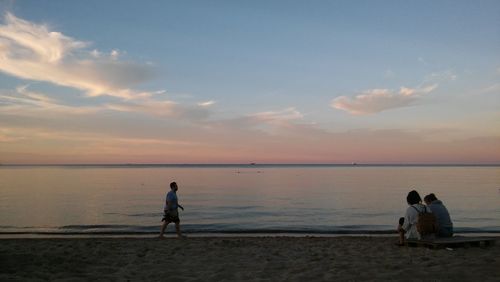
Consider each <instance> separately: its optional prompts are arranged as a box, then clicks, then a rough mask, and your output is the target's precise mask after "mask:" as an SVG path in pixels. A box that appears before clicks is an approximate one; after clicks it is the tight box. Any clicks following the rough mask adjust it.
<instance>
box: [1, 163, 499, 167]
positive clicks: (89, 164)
mask: <svg viewBox="0 0 500 282" xmlns="http://www.w3.org/2000/svg"><path fill="white" fill-rule="evenodd" d="M216 165H226V166H300V165H303V166H500V162H498V163H357V162H352V163H255V162H251V163H22V164H16V163H4V164H2V163H0V166H216Z"/></svg>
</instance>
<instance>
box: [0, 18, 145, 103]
mask: <svg viewBox="0 0 500 282" xmlns="http://www.w3.org/2000/svg"><path fill="white" fill-rule="evenodd" d="M89 45H90V43H88V42H83V41H79V40H75V39H73V38H71V37H69V36H66V35H64V34H62V33H60V32H57V31H52V30H50V28H49V27H48V26H46V25H38V24H35V23H32V22H29V21H26V20H23V19H20V18H17V17H16V16H14V15H13V14H11V13H7V14H6V16H5V18H4V24H0V71H2V72H4V73H6V74H9V75H12V76H15V77H18V78H22V79H29V80H37V81H46V82H50V83H54V84H57V85H61V86H67V87H72V88H77V89H80V90H82V91H85V92H86V93H87V94H88V95H89V96H100V95H110V96H116V97H121V98H125V99H134V98H138V97H139V98H141V97H147V96H150V95H151V94H150V93H147V92H138V91H135V90H133V89H132V87H133V86H135V85H137V84H139V83H141V82H144V81H146V80H148V79H150V78H152V76H153V71H152V69H151V67H150V66H147V65H139V64H135V63H132V62H126V61H120V60H119V56H120V55H121V53H122V52H121V51H118V50H117V49H115V50H112V51H111V53H110V55H109V56H104V55H103V54H102V53H101V52H100V51H98V50H96V49H94V50H92V51H86V50H85V48H86V47H88V46H89Z"/></svg>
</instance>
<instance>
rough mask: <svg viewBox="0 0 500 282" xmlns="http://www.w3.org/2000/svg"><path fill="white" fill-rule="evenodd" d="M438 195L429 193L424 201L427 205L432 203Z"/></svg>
mask: <svg viewBox="0 0 500 282" xmlns="http://www.w3.org/2000/svg"><path fill="white" fill-rule="evenodd" d="M436 200H437V197H436V195H434V193H430V194H429V195H427V196H425V197H424V202H425V204H426V205H430V204H431V203H432V202H434V201H436Z"/></svg>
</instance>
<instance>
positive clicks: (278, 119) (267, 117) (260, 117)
mask: <svg viewBox="0 0 500 282" xmlns="http://www.w3.org/2000/svg"><path fill="white" fill-rule="evenodd" d="M249 118H251V119H252V120H254V121H258V122H265V123H269V124H275V125H283V124H288V123H290V122H291V121H296V120H300V119H303V118H304V115H303V114H302V113H300V112H299V111H297V110H296V109H295V108H294V107H290V108H287V109H284V110H281V111H268V112H260V113H256V114H251V115H249Z"/></svg>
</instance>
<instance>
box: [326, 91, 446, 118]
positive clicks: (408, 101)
mask: <svg viewBox="0 0 500 282" xmlns="http://www.w3.org/2000/svg"><path fill="white" fill-rule="evenodd" d="M437 86H438V85H437V84H433V85H429V86H426V87H422V88H407V87H401V89H400V90H399V91H397V92H396V91H393V90H389V89H372V90H366V91H364V92H363V93H362V94H359V95H357V96H355V97H354V98H350V97H347V96H340V97H337V98H335V99H333V101H332V103H331V106H332V107H333V108H335V109H339V110H344V111H347V112H349V113H350V114H354V115H366V114H374V113H379V112H382V111H386V110H390V109H395V108H402V107H408V106H410V105H412V104H413V103H414V102H415V101H417V100H419V99H420V98H421V97H422V95H424V94H427V93H430V92H432V91H433V90H434V89H436V87H437Z"/></svg>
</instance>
